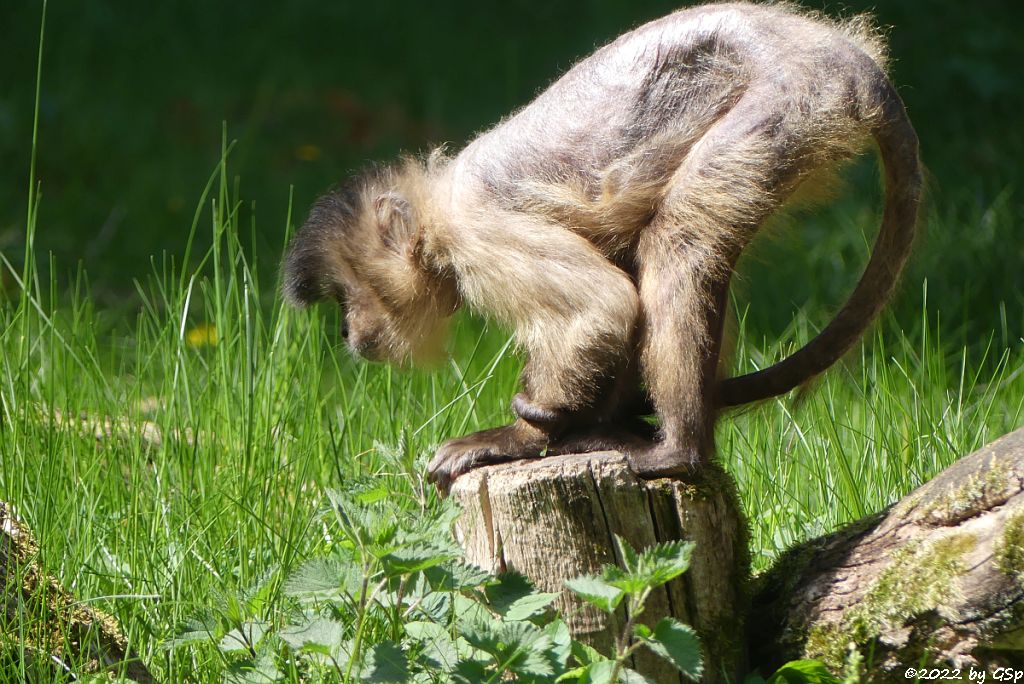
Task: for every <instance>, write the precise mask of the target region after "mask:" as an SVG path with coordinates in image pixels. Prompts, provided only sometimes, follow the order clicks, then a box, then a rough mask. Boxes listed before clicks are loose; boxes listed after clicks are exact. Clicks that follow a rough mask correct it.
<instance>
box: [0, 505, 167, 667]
mask: <svg viewBox="0 0 1024 684" xmlns="http://www.w3.org/2000/svg"><path fill="white" fill-rule="evenodd" d="M38 556H39V548H38V547H37V546H36V542H35V540H34V539H33V537H32V534H31V532H30V531H29V529H28V527H26V526H25V525H24V524H22V523H21V522H20V521H19V520H18V519H17V518H16V517H15V515H14V513H13V511H12V509H11V507H10V506H9V505H8V504H6V503H4V502H2V501H0V608H2V610H0V671H9V670H10V669H11V668H15V667H16V668H17V669H16V670H14V671H15V672H19V671H21V670H22V668H23V667H24V668H26V670H27V672H26V674H28V675H30V679H31V680H32V681H35V680H36V679H37V678H38V679H39V680H43V679H45V681H50V679H51V677H50V676H48V675H49V674H50V673H52V671H53V670H54V669H57V670H58V671H59V674H61V675H63V674H70V675H72V676H76V675H84V674H100V673H118V674H121V675H122V676H124V677H127V678H128V679H131V680H134V681H136V682H151V681H153V678H152V676H151V675H150V673H149V670H148V669H147V668H146V666H145V665H144V664H142V663H141V662H140V661H139V660H138V658H137V657H135V656H134V655H133V654H131V653H130V652H129V650H128V644H127V641H126V640H125V638H124V636H123V634H122V633H121V630H120V628H119V627H118V624H117V621H116V620H114V618H113V617H111V616H110V615H107V614H106V613H103V612H102V611H99V610H96V609H95V608H91V607H89V606H87V605H85V604H83V603H81V602H79V601H77V600H75V598H74V597H73V596H71V595H70V594H69V593H68V592H67V591H66V590H65V589H64V588H63V587H62V586H61V585H60V583H59V582H58V581H57V580H56V579H55V578H53V577H51V576H49V575H47V574H46V573H45V572H43V570H42V569H41V568H40V567H39V565H38V563H37V560H38ZM22 654H24V658H23V655H22ZM22 659H24V660H25V661H26V662H24V663H23V664H21V665H19V664H17V661H18V660H22ZM68 663H72V664H74V669H72V668H71V667H70V666H69V665H68ZM81 663H84V666H83V667H82V669H79V664H81Z"/></svg>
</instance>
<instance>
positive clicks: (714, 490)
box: [452, 452, 749, 682]
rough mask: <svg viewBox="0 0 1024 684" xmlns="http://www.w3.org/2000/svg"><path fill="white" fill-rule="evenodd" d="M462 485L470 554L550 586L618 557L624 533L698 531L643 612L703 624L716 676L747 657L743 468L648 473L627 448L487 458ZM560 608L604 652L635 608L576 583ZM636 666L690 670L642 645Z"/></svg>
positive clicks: (671, 673) (649, 541)
mask: <svg viewBox="0 0 1024 684" xmlns="http://www.w3.org/2000/svg"><path fill="white" fill-rule="evenodd" d="M452 496H453V497H455V499H456V500H457V501H458V502H459V503H460V505H461V506H462V507H463V515H462V517H461V518H460V520H459V523H458V525H457V534H458V536H459V540H460V543H461V544H462V545H463V548H464V549H465V551H466V557H467V560H469V561H470V562H473V563H475V564H477V565H479V566H481V567H483V568H486V569H488V570H491V571H494V572H499V573H500V572H505V571H509V570H515V571H518V572H521V573H522V574H524V575H526V576H527V577H528V578H530V579H531V580H532V581H533V582H534V583H535V584H536V585H537V586H538V587H539V588H540V589H542V590H544V591H561V590H564V582H565V580H567V579H571V578H573V577H577V576H579V575H585V574H594V573H597V572H599V571H600V569H601V567H602V566H603V565H605V564H609V563H619V562H620V561H621V559H619V558H616V557H615V544H614V541H613V535H616V534H617V535H619V536H621V537H623V538H624V539H626V540H627V541H628V542H629V543H630V544H631V545H632V546H633V547H634V548H636V549H643V548H646V547H648V546H651V545H653V544H655V543H657V542H661V541H670V540H676V539H687V540H691V541H694V542H696V548H695V550H694V554H693V558H692V562H691V566H690V569H689V571H687V572H686V573H685V574H684V575H683V576H682V577H680V578H678V579H676V580H673V581H672V582H670V583H669V584H667V585H665V587H664V588H661V589H659V590H657V591H655V592H654V593H653V594H652V595H651V597H650V600H649V601H648V604H647V608H646V610H645V612H644V613H643V615H642V616H641V618H640V622H643V623H645V624H647V625H649V626H653V625H654V624H655V623H657V621H658V620H660V619H661V618H663V617H666V616H672V617H675V618H677V619H679V620H681V621H683V622H685V623H687V624H689V625H691V626H693V627H694V628H695V629H696V630H697V631H698V633H699V634H700V636H701V640H702V645H703V649H704V657H705V678H704V681H707V682H717V681H724V676H725V674H726V673H728V674H729V675H730V676H735V674H737V673H738V672H740V671H741V669H742V667H743V665H744V663H743V660H744V644H743V629H742V624H743V622H742V620H743V618H742V616H743V615H744V614H745V610H746V605H745V601H744V596H745V594H744V589H745V583H746V580H747V577H748V573H749V557H748V551H747V534H746V526H745V523H744V522H743V519H742V518H741V514H740V509H739V505H738V500H737V497H736V489H735V485H734V483H733V482H732V480H731V479H730V478H729V476H728V475H726V474H725V473H724V472H723V471H722V470H721V469H720V468H718V467H709V468H708V469H707V470H706V472H705V473H704V474H703V475H702V477H701V479H700V481H697V482H682V481H676V480H670V479H662V480H653V481H644V480H640V479H639V478H637V477H636V475H634V474H633V473H632V472H631V471H630V470H629V468H628V466H627V464H626V461H625V458H624V457H623V456H622V455H621V454H618V453H614V452H603V453H592V454H582V455H567V456H551V457H547V458H543V459H538V460H535V461H519V462H514V463H507V464H501V465H496V466H489V467H485V468H480V469H478V470H475V471H473V472H470V473H468V474H466V475H464V476H462V477H460V478H459V479H458V480H457V481H456V482H455V484H454V486H453V487H452ZM558 606H559V608H560V609H561V611H562V614H563V615H564V616H565V617H566V620H567V622H568V624H569V628H570V630H571V631H572V632H573V634H574V636H575V637H576V638H578V639H581V640H583V641H585V642H588V643H590V644H591V645H593V646H595V647H597V648H598V650H600V651H601V652H603V653H606V654H610V653H612V652H614V647H613V643H614V639H615V638H616V636H617V635H618V634H620V633H621V631H622V628H623V625H624V624H625V621H626V619H627V618H628V616H626V615H625V614H623V613H622V612H621V611H622V609H620V613H619V614H617V615H615V616H612V618H611V619H610V620H609V619H608V616H606V615H605V614H604V613H601V612H600V611H598V610H597V609H595V608H593V607H590V606H586V605H584V604H583V603H582V602H581V601H579V600H578V599H576V598H575V597H574V596H572V595H570V594H569V593H568V592H564V593H563V595H562V597H561V598H560V599H559V604H558ZM634 667H635V668H636V669H637V670H639V671H640V672H641V673H644V674H646V675H648V676H649V677H651V678H652V679H653V680H654V681H657V682H676V681H679V675H678V673H677V672H676V671H675V670H673V669H672V667H671V666H670V665H669V664H667V663H665V662H664V661H662V660H661V659H660V658H658V657H656V656H654V655H653V654H649V653H647V652H646V651H644V650H641V651H639V652H638V654H637V656H636V659H635V662H634Z"/></svg>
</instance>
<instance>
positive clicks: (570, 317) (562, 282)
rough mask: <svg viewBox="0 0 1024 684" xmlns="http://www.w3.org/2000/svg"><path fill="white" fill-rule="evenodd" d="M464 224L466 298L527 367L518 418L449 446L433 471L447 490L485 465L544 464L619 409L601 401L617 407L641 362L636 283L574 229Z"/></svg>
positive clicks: (455, 253)
mask: <svg viewBox="0 0 1024 684" xmlns="http://www.w3.org/2000/svg"><path fill="white" fill-rule="evenodd" d="M461 219H462V220H461V221H460V222H459V225H461V226H462V228H460V229H459V231H458V234H457V235H456V236H455V240H452V241H451V242H450V243H449V244H454V245H457V247H455V248H453V249H452V252H451V254H450V255H449V260H450V263H451V265H452V268H453V269H454V270H455V271H456V273H457V277H458V280H459V287H460V291H461V292H462V294H463V297H464V298H465V300H466V302H467V303H469V304H470V306H472V307H473V308H474V309H475V310H477V311H479V312H480V313H483V314H484V315H487V316H489V317H491V318H493V319H496V320H497V321H499V322H500V323H502V324H504V325H507V326H509V327H511V328H512V329H513V331H514V334H515V339H516V341H517V343H518V344H519V345H521V346H522V347H523V348H524V349H525V351H526V353H527V361H526V365H525V368H524V370H523V377H522V384H523V388H522V389H523V391H522V393H521V394H520V395H517V397H516V399H515V402H514V405H513V408H514V410H515V412H516V413H517V415H518V416H519V418H518V420H517V421H516V422H515V423H513V424H512V425H509V426H506V427H504V428H497V429H494V430H487V431H484V432H480V433H476V434H474V435H469V436H467V437H463V438H460V439H456V440H451V441H449V442H447V443H446V444H444V445H442V447H441V448H440V449H439V450H438V453H437V456H436V457H435V459H434V460H433V462H432V463H431V464H430V473H431V476H432V478H434V479H435V481H438V482H439V483H442V484H444V483H446V482H448V481H450V480H452V479H454V478H455V477H457V476H458V475H459V474H461V473H463V472H466V471H467V470H469V469H471V468H473V467H477V466H479V465H485V464H487V463H495V462H500V461H507V460H514V459H519V458H536V457H538V456H540V455H541V454H542V453H543V452H544V450H545V449H546V448H547V447H548V445H549V444H550V443H551V441H552V440H554V439H557V438H558V437H559V436H560V435H561V434H563V433H564V432H565V431H567V430H571V429H572V428H573V427H574V426H575V425H577V424H580V423H582V422H593V421H600V420H601V418H602V417H603V416H604V414H606V413H609V412H611V411H613V410H614V409H615V407H614V406H611V405H609V404H606V403H602V404H601V405H595V397H597V396H598V395H600V396H602V397H606V396H607V397H608V399H607V400H605V401H607V402H615V401H616V400H617V396H616V395H617V393H616V392H615V391H614V388H612V384H613V383H614V378H616V377H617V376H619V375H620V374H619V373H618V372H617V371H618V370H619V369H620V368H621V366H622V365H624V364H626V363H627V362H628V360H629V359H631V357H632V355H633V346H634V343H633V336H634V331H635V327H636V323H637V316H638V311H639V299H638V295H637V291H636V288H635V287H634V285H633V283H632V281H631V280H630V279H629V277H628V276H627V275H626V274H625V273H624V272H623V271H621V270H620V269H618V268H617V267H616V266H614V265H613V264H612V263H611V262H609V261H608V260H607V259H606V258H605V257H604V256H603V255H602V254H601V253H600V252H598V250H597V249H596V248H595V247H594V246H593V245H592V244H591V243H589V242H588V241H586V240H585V239H584V238H582V237H580V236H578V235H576V234H574V233H572V232H570V231H569V230H567V229H566V228H564V227H562V226H560V225H558V224H556V223H552V222H548V221H546V220H544V219H542V218H540V217H537V216H532V215H527V214H523V213H518V212H508V211H500V210H493V211H489V212H487V215H486V218H484V217H483V216H463V217H461ZM610 389H612V391H610V392H609V390H610Z"/></svg>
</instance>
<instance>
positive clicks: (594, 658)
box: [571, 641, 608, 665]
mask: <svg viewBox="0 0 1024 684" xmlns="http://www.w3.org/2000/svg"><path fill="white" fill-rule="evenodd" d="M571 648H572V657H573V658H574V659H575V660H576V662H577V663H579V664H580V665H592V664H593V663H599V662H601V661H602V660H608V658H606V657H604V656H603V655H602V654H601V653H600V652H599V651H598V650H597V649H595V648H594V647H593V646H587V645H586V644H584V643H583V642H581V641H573V642H572V646H571Z"/></svg>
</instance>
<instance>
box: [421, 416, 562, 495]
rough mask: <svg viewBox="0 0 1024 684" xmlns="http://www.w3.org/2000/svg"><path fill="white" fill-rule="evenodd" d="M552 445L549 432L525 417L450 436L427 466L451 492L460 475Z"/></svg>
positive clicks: (440, 485) (440, 486)
mask: <svg viewBox="0 0 1024 684" xmlns="http://www.w3.org/2000/svg"><path fill="white" fill-rule="evenodd" d="M547 446H548V434H547V433H546V432H544V431H543V430H540V429H538V428H536V427H534V426H533V425H530V424H529V423H527V422H526V421H525V420H522V419H520V420H517V421H516V422H514V423H512V424H511V425H506V426H504V427H499V428H492V429H490V430H483V431H481V432H474V433H473V434H471V435H466V436H465V437H459V438H458V439H450V440H448V441H447V442H445V443H444V444H442V445H441V447H440V448H439V449H438V450H437V453H436V454H435V455H434V460H432V461H431V462H430V465H429V466H427V476H428V477H429V479H430V481H431V482H433V483H434V484H436V485H437V488H438V489H439V490H441V491H442V492H443V493H445V494H447V493H448V490H449V489H450V488H451V485H452V483H453V482H454V481H455V479H456V478H457V477H458V476H459V475H464V474H465V473H468V472H469V471H470V470H473V469H474V468H479V467H481V466H485V465H492V464H495V463H506V462H508V461H517V460H519V459H522V458H540V457H541V456H543V455H544V453H545V451H546V449H547Z"/></svg>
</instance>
